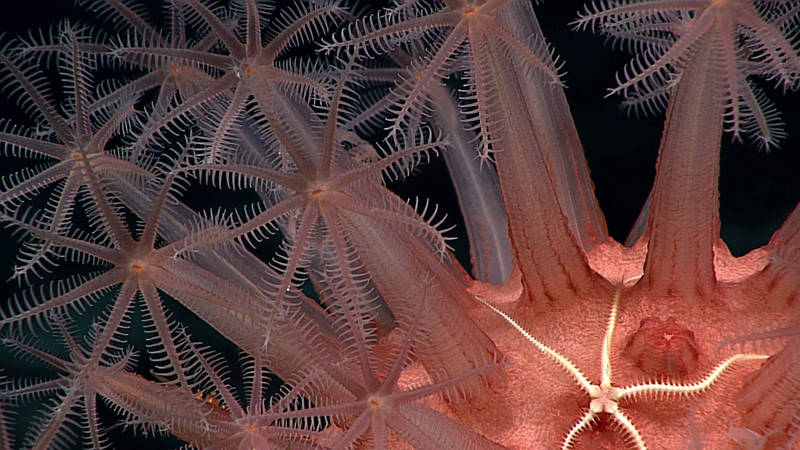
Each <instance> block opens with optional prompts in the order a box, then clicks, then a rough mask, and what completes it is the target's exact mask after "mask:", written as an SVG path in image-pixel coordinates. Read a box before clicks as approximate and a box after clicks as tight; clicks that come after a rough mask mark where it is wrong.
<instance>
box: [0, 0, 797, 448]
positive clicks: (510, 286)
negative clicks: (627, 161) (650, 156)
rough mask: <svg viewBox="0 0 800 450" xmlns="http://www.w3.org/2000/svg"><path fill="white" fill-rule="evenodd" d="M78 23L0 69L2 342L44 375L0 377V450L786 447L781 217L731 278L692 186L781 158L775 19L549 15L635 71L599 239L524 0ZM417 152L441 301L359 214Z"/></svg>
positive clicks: (789, 350) (605, 11) (394, 203)
mask: <svg viewBox="0 0 800 450" xmlns="http://www.w3.org/2000/svg"><path fill="white" fill-rule="evenodd" d="M79 3H80V4H81V5H85V6H86V7H87V8H88V9H89V10H90V11H92V12H94V13H96V14H97V15H98V16H100V17H103V18H104V19H105V20H106V21H107V22H109V23H111V25H110V29H111V31H112V33H113V34H114V35H113V36H111V37H106V36H105V35H104V34H103V33H102V30H101V29H100V28H99V27H100V26H98V28H87V27H84V26H81V25H80V24H75V23H70V22H64V23H61V24H60V25H59V26H58V27H57V28H56V29H54V31H53V32H52V33H51V35H50V36H47V37H32V38H25V39H17V40H14V39H10V40H9V39H6V41H5V42H4V47H3V50H2V53H0V62H2V64H3V66H4V68H3V70H4V78H3V87H4V89H7V90H8V91H10V92H11V96H12V97H15V98H16V99H17V100H18V101H19V103H20V105H22V108H23V109H24V112H25V113H26V114H27V115H29V116H30V117H31V119H32V123H31V122H29V123H27V125H26V123H25V119H21V120H20V121H21V122H22V123H16V122H15V121H6V122H3V126H2V131H0V143H1V144H2V146H3V150H4V152H5V156H4V161H8V162H13V164H14V165H23V168H22V169H21V170H20V171H19V172H16V173H13V174H11V175H9V176H8V177H7V178H6V179H5V180H4V184H3V190H2V193H1V194H0V220H2V221H3V222H4V223H5V224H7V225H8V227H9V228H11V229H12V230H14V231H15V232H17V233H19V234H20V235H21V236H22V237H21V241H22V244H21V251H20V256H19V261H18V263H17V264H16V266H15V267H14V273H13V276H14V278H16V279H18V280H19V284H20V285H21V287H20V290H19V292H17V293H16V294H14V295H13V296H12V297H11V298H10V300H9V301H8V302H7V304H4V307H3V309H2V312H1V313H0V327H2V328H3V330H4V333H5V334H4V338H3V348H4V351H8V352H11V354H12V355H13V358H14V360H15V361H17V360H21V359H32V360H35V361H39V362H43V363H44V364H45V365H47V366H48V367H49V368H51V369H52V371H51V372H49V373H47V374H46V375H44V376H43V377H42V378H41V379H34V378H30V377H25V376H23V375H21V374H19V373H16V372H15V370H14V369H13V368H9V369H6V370H7V371H8V373H3V374H2V375H3V377H4V378H3V379H2V383H0V445H4V446H6V447H12V446H13V447H16V446H22V447H31V448H70V447H79V446H86V447H94V448H100V447H106V446H113V447H122V446H124V443H125V442H127V441H128V440H132V439H140V440H146V439H147V438H148V437H147V435H149V434H152V432H158V433H163V434H170V435H172V436H174V437H175V438H177V439H178V440H182V441H185V442H187V443H189V444H190V445H193V446H196V447H199V448H210V449H227V448H337V449H339V448H404V447H413V448H425V449H435V448H478V449H482V448H516V449H529V448H537V449H538V448H564V449H566V448H592V449H594V448H637V449H643V448H647V447H650V448H663V449H684V448H746V449H750V448H794V447H793V446H797V445H800V444H798V443H799V442H800V438H798V436H800V364H798V362H797V361H798V355H800V353H799V352H800V346H798V345H797V343H798V334H800V333H798V330H799V329H800V206H795V207H794V210H793V212H791V213H790V214H789V216H788V217H787V218H785V220H784V221H783V224H782V225H781V226H780V227H779V228H778V229H777V231H775V232H774V234H773V235H772V238H771V239H770V241H769V242H768V243H767V244H766V245H764V246H761V247H759V248H756V249H753V250H752V251H750V252H749V253H747V254H745V255H742V256H738V257H735V256H733V255H732V254H731V252H730V251H729V249H728V247H727V245H726V243H725V242H723V240H722V239H721V237H720V227H721V225H720V213H719V190H718V182H719V181H718V179H719V176H720V175H719V174H720V159H721V156H720V151H721V150H720V149H721V147H722V142H723V141H724V140H725V139H727V137H726V133H730V135H731V136H732V137H733V139H736V140H742V139H749V138H752V139H753V140H754V141H755V142H756V143H757V144H758V146H760V147H762V148H767V149H771V148H773V147H775V146H777V145H779V144H780V143H781V140H782V139H785V138H786V132H784V130H783V123H782V120H781V118H780V116H779V114H778V112H777V110H776V108H775V107H773V106H772V105H771V104H770V103H769V102H768V100H767V95H766V94H763V93H761V91H760V89H761V86H762V84H759V83H764V81H763V80H766V83H772V84H774V85H775V86H776V87H778V88H780V89H782V90H784V91H790V90H794V89H796V88H797V87H798V86H800V57H798V51H797V45H796V40H797V38H796V34H797V31H798V30H797V28H798V23H800V19H799V18H798V16H799V15H800V2H798V1H797V0H783V1H776V0H772V1H767V0H697V1H673V0H641V1H635V0H603V1H597V2H594V3H592V4H589V5H588V6H585V7H584V9H583V10H582V11H583V12H581V13H580V14H579V15H578V17H577V19H575V21H574V22H573V26H574V27H576V28H583V29H591V30H593V31H595V32H598V33H600V34H601V35H604V36H605V37H607V38H609V39H611V40H613V41H615V42H617V43H619V44H620V45H622V46H625V47H627V48H628V50H631V51H632V52H633V53H634V60H633V62H632V63H630V65H629V66H627V68H626V69H624V70H623V75H622V76H621V77H619V85H618V86H617V87H616V88H614V89H613V90H612V92H614V93H620V94H623V95H624V97H625V100H624V102H625V103H626V104H627V105H628V106H629V107H630V108H633V109H634V110H636V111H646V112H651V113H652V112H654V111H657V110H659V109H662V108H663V109H665V122H664V128H663V133H662V138H661V144H660V147H659V152H658V160H657V163H656V174H655V180H654V182H653V186H652V190H651V193H650V196H649V198H648V199H647V201H646V202H645V204H644V206H643V207H642V210H641V213H640V215H639V219H637V220H636V222H635V223H634V225H633V227H632V229H631V230H630V233H629V235H628V238H627V239H626V240H625V243H624V245H623V244H622V243H620V242H618V241H617V240H615V239H614V238H612V237H611V236H610V235H609V232H608V229H607V226H606V221H605V217H604V215H603V212H602V211H601V209H600V206H599V204H598V201H597V199H596V196H595V194H594V186H593V183H592V180H591V178H590V175H589V170H588V166H587V164H586V160H585V157H584V154H583V147H582V144H581V142H580V140H579V138H578V132H577V130H576V127H575V124H574V123H573V118H572V115H571V113H570V109H569V107H568V103H567V97H566V96H565V94H564V89H563V87H562V85H561V83H562V80H563V77H564V74H563V73H561V72H562V65H561V64H560V63H559V62H558V59H557V58H556V56H555V55H556V54H557V52H558V49H557V48H556V49H551V48H550V47H549V46H548V44H547V42H546V41H545V36H544V35H543V32H542V29H541V28H540V26H539V23H538V21H537V18H536V14H535V11H537V8H539V6H534V5H532V4H531V3H530V2H528V1H525V0H443V1H441V2H440V1H433V0H408V1H399V0H398V1H396V2H393V3H392V5H391V6H390V7H387V8H382V7H381V8H376V7H375V6H374V5H369V4H365V5H348V4H345V3H344V2H336V1H325V0H323V1H314V2H311V1H305V2H301V1H297V2H269V1H260V0H258V1H257V0H234V1H232V2H230V4H228V3H225V4H223V5H217V4H215V3H213V2H209V1H204V0H174V1H166V2H164V5H159V6H163V8H162V9H163V12H164V14H163V16H164V18H163V19H161V20H159V21H157V22H153V21H151V20H150V19H149V17H150V13H152V11H148V8H147V5H146V4H145V5H142V4H139V3H137V2H136V1H134V0H131V1H123V0H80V2H79ZM382 6H383V5H382ZM156 9H157V8H156ZM154 23H155V24H157V25H154ZM120 30H122V31H120ZM106 31H108V30H106ZM311 46H313V47H314V49H313V51H311V52H310V53H309V50H308V48H309V47H311ZM317 50H319V51H317ZM53 67H55V68H57V69H58V72H57V73H55V72H48V70H50V69H52V68H53ZM757 80H762V81H757ZM789 122H790V123H791V120H790V121H789ZM792 131H793V130H789V134H791V132H792ZM442 153H443V154H444V157H443V159H444V161H445V163H446V166H447V171H448V172H447V173H448V175H449V177H450V179H451V182H452V184H453V187H454V189H455V192H456V194H457V196H458V203H459V207H458V209H459V211H460V213H461V214H462V218H463V221H464V224H465V228H466V234H467V236H468V246H469V249H470V256H471V261H470V262H471V265H472V273H468V271H467V270H465V269H464V268H463V267H462V265H461V262H459V260H457V259H456V257H455V256H454V254H453V249H452V248H451V247H450V245H451V239H450V238H449V237H447V236H446V235H445V233H446V231H447V230H443V229H442V224H443V223H445V222H444V219H443V218H441V217H439V214H438V212H437V209H436V208H432V207H430V205H429V203H428V202H425V201H421V202H420V201H412V202H408V203H407V202H405V201H403V200H402V199H401V198H400V197H399V196H398V195H397V194H395V193H394V192H393V191H392V190H391V189H389V188H388V187H387V184H388V183H390V182H396V181H398V180H399V181H404V180H406V179H407V178H411V179H413V174H414V172H415V171H416V170H417V167H418V166H424V165H425V164H426V163H428V162H430V161H432V160H433V159H434V158H435V157H437V156H438V155H439V154H442ZM41 160H44V161H45V163H44V164H41V163H40V161H41ZM397 184H398V183H395V185H397ZM198 192H199V193H200V194H199V195H198ZM209 192H212V193H214V194H215V195H208V193H209ZM203 193H205V194H203ZM198 197H206V198H203V199H202V201H199V200H198ZM75 265H77V266H78V270H79V274H78V275H76V276H73V277H71V278H66V277H65V273H68V271H69V270H71V269H72V268H74V266H75ZM87 269H88V270H87ZM197 319H199V320H197ZM79 325H80V326H79ZM138 328H141V329H142V330H143V333H141V334H140V333H137V331H138V330H137V329H138ZM48 331H49V332H50V334H54V335H55V336H56V338H57V341H58V344H59V345H60V346H61V347H62V348H66V349H67V356H59V352H58V351H57V350H52V349H49V348H45V347H46V344H47V343H46V342H37V338H36V337H35V336H42V335H46V334H47V333H48ZM142 334H143V336H142ZM59 345H56V347H58V346H59ZM231 345H233V346H234V347H235V348H237V349H238V350H239V351H240V353H241V362H240V363H239V364H237V363H236V362H234V361H231V359H232V358H231V357H230V355H226V354H225V353H224V351H223V350H224V349H225V348H226V347H227V348H229V347H231ZM61 353H63V352H61ZM273 377H278V378H280V379H281V380H283V382H284V383H285V384H283V385H278V387H273V388H272V389H271V390H270V382H273V381H275V380H274V379H273ZM42 398H46V399H47V400H46V405H45V407H44V408H42V410H41V411H40V412H39V413H38V414H39V415H38V416H36V417H34V418H33V419H32V420H30V421H28V420H25V418H24V414H23V412H24V410H25V408H26V405H28V404H30V403H35V402H40V401H41V399H42ZM106 410H109V411H106ZM9 412H10V413H9ZM120 421H122V422H123V423H127V424H130V425H132V426H131V427H130V428H129V429H132V430H134V431H133V432H131V431H127V432H125V433H122V434H120V433H118V427H114V426H111V425H112V423H113V422H120ZM141 431H145V433H141ZM142 435H144V436H142ZM136 445H141V444H136Z"/></svg>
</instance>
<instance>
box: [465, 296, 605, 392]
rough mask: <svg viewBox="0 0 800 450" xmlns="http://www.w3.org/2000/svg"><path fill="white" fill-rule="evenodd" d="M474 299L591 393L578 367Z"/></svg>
mask: <svg viewBox="0 0 800 450" xmlns="http://www.w3.org/2000/svg"><path fill="white" fill-rule="evenodd" d="M475 299H476V300H478V301H479V302H481V303H483V304H484V305H486V307H487V308H489V309H491V310H492V311H494V312H495V313H496V314H497V315H499V316H500V317H502V318H503V319H504V320H505V321H506V322H508V323H509V324H510V325H511V326H512V327H514V329H516V330H517V331H518V332H519V334H521V335H522V336H523V337H524V338H525V339H527V340H528V341H529V342H530V343H531V344H533V345H534V346H535V347H536V348H537V349H539V351H540V352H542V353H544V354H545V355H547V356H549V357H550V358H551V359H552V360H553V361H555V362H556V363H557V364H558V365H559V366H561V368H562V369H564V371H565V372H567V373H568V374H570V375H571V376H572V378H574V379H575V381H576V382H577V383H578V386H580V387H581V389H583V390H584V391H585V392H586V393H587V394H588V393H589V392H590V391H591V389H592V383H591V382H589V379H588V378H586V376H585V375H584V374H583V372H581V371H580V369H578V367H577V366H575V364H573V363H572V361H570V360H569V359H567V358H565V357H563V356H561V354H559V353H558V352H556V351H555V350H553V349H551V348H550V347H548V346H546V345H544V344H543V343H542V342H541V341H539V340H538V339H536V338H535V337H533V336H532V335H531V334H530V333H528V332H527V331H525V329H524V328H522V327H521V326H520V325H519V324H518V323H517V322H515V321H514V319H512V318H511V317H509V316H508V314H506V313H504V312H503V311H500V310H499V309H497V308H496V307H495V306H493V305H491V304H490V303H489V302H487V301H486V300H484V299H482V298H480V297H475Z"/></svg>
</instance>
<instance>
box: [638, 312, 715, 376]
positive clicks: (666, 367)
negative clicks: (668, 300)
mask: <svg viewBox="0 0 800 450" xmlns="http://www.w3.org/2000/svg"><path fill="white" fill-rule="evenodd" d="M623 354H624V355H625V356H626V357H628V358H630V359H631V360H632V361H633V362H634V364H636V367H638V368H640V369H641V370H642V371H643V372H644V373H646V374H648V375H654V376H666V377H685V376H687V375H690V374H693V373H694V371H695V369H697V360H698V359H699V358H700V352H699V350H698V346H697V342H696V341H695V338H694V332H693V331H692V330H689V329H688V328H686V327H685V326H683V325H682V324H680V323H678V321H677V320H675V318H674V317H668V318H667V320H661V319H659V318H658V317H646V318H644V319H642V321H641V322H640V323H639V329H638V330H636V331H635V332H634V333H632V334H631V336H630V337H629V338H628V343H627V344H626V345H625V352H624V353H623Z"/></svg>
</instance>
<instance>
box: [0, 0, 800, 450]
mask: <svg viewBox="0 0 800 450" xmlns="http://www.w3.org/2000/svg"><path fill="white" fill-rule="evenodd" d="M3 3H4V4H3V6H2V7H0V32H2V33H4V34H5V36H3V38H2V39H0V42H2V43H5V42H7V41H8V39H9V38H10V37H11V36H16V35H19V34H25V33H27V32H28V31H29V30H32V29H34V28H35V27H48V26H50V25H52V24H55V23H57V22H59V21H60V20H63V19H65V18H69V19H70V20H71V21H72V22H80V21H89V23H102V22H98V21H97V20H96V18H92V17H91V15H87V14H86V12H85V11H81V10H79V9H77V8H75V7H74V6H73V3H72V1H71V0H26V1H14V2H8V1H7V2H3ZM276 3H277V4H281V2H280V1H279V2H276ZM583 3H584V2H583V1H570V0H566V1H565V0H562V1H558V0H551V1H546V2H544V3H543V4H541V5H537V6H536V7H535V10H536V12H537V15H538V17H539V20H540V23H541V25H542V28H543V29H544V33H545V36H546V38H547V39H548V40H549V41H550V42H551V43H552V45H553V46H554V47H555V50H556V54H557V55H558V56H559V58H560V59H561V60H563V61H564V66H563V71H565V72H566V76H565V77H564V81H565V84H566V86H567V89H566V94H567V98H568V100H569V103H570V106H571V109H572V113H573V117H574V120H575V123H576V126H577V129H578V133H579V135H580V137H581V140H582V142H583V145H584V149H585V154H586V158H587V160H588V162H589V166H590V169H591V174H592V179H593V180H594V183H595V187H596V193H597V197H598V199H599V201H600V206H601V207H602V209H603V211H604V212H605V215H606V220H607V222H608V226H609V230H610V232H611V234H612V236H613V237H614V238H616V239H617V240H619V241H624V239H625V237H626V236H627V233H628V230H629V228H630V227H631V225H632V224H633V222H634V220H635V219H636V217H637V215H638V213H639V209H640V207H641V205H642V203H643V202H644V200H645V198H646V197H647V194H648V192H649V191H650V188H651V186H652V182H653V177H654V166H655V159H656V153H657V150H658V144H659V140H660V134H661V127H662V124H663V114H661V115H659V116H656V117H651V118H647V119H637V118H633V117H628V115H627V114H626V112H625V111H623V110H621V109H620V107H619V103H620V98H619V97H610V98H605V97H604V96H605V94H606V92H607V89H608V88H610V87H613V86H614V85H615V81H614V74H615V72H616V71H617V70H620V69H621V68H622V67H623V66H624V65H625V64H626V63H627V62H628V61H629V56H628V55H627V54H625V53H623V52H621V51H615V50H613V49H611V48H610V47H609V46H608V45H604V42H603V39H602V38H600V37H597V36H595V35H592V34H591V33H589V32H573V31H571V30H570V28H569V26H568V23H569V22H570V21H571V20H573V19H574V18H575V16H576V13H577V11H578V10H579V9H580V8H582V5H583ZM148 5H151V9H153V10H154V11H155V12H157V11H158V5H160V2H158V1H153V0H149V1H148ZM152 5H155V7H154V8H153V7H152ZM106 27H107V24H106ZM107 29H108V31H109V32H113V29H109V28H107ZM768 93H769V96H770V97H771V98H772V99H773V100H775V101H776V102H777V103H778V104H779V110H780V111H781V112H782V114H783V119H784V121H785V122H786V124H787V125H786V130H787V131H788V133H789V138H788V139H787V140H785V141H784V142H783V143H782V145H781V147H780V148H779V149H777V150H772V151H770V152H765V151H761V150H758V149H757V148H756V147H755V146H754V145H752V143H750V142H747V141H745V143H744V144H743V145H742V144H733V143H731V136H730V135H725V136H724V137H723V143H724V145H723V151H722V156H721V160H722V162H721V164H722V167H721V177H720V193H721V194H720V214H721V219H722V236H723V239H724V240H725V241H726V242H727V243H728V245H729V246H730V248H731V250H732V251H733V252H734V254H736V255H740V254H743V253H745V252H747V251H749V250H751V249H753V248H756V247H759V246H761V245H764V244H765V243H766V242H767V241H768V240H769V237H770V236H771V234H772V233H773V232H774V230H775V229H777V227H779V226H780V224H781V223H782V221H783V220H784V219H785V218H786V216H787V215H788V214H789V213H790V212H791V210H792V209H793V208H794V206H795V205H796V204H797V203H798V201H799V200H800V173H798V172H799V171H800V95H798V94H791V95H786V96H782V95H781V93H780V92H777V91H775V90H771V91H768ZM19 114H20V111H19V109H18V108H17V107H15V105H14V103H13V102H10V101H8V100H7V98H6V96H5V95H3V96H1V97H0V118H14V117H18V116H19ZM10 170H11V169H10V164H9V163H8V161H7V160H3V159H0V173H2V174H7V173H9V171H10ZM392 187H393V188H395V189H396V190H397V191H398V193H399V194H401V195H403V196H404V197H413V196H417V195H419V196H422V197H429V198H432V199H433V200H434V201H435V202H437V203H438V204H440V206H441V207H442V208H443V209H444V210H445V211H447V212H448V215H449V217H450V219H449V223H450V224H453V223H454V224H456V225H457V227H456V229H455V230H454V231H453V232H451V234H453V233H455V234H458V235H461V236H463V234H464V231H463V226H462V225H461V224H460V221H459V219H458V213H457V203H456V201H455V197H454V194H453V191H452V188H451V187H450V186H449V183H448V182H447V176H446V175H444V169H443V166H442V164H441V162H440V161H437V162H434V163H432V164H430V165H429V166H427V167H425V168H423V170H422V173H421V174H417V175H415V176H414V177H412V178H411V179H409V180H407V181H405V182H404V183H402V184H394V185H393V186H392ZM465 246H466V243H465V240H464V239H460V240H459V241H458V242H457V243H456V248H457V250H458V251H459V254H460V255H462V257H463V255H464V254H465ZM16 253H17V244H16V241H15V240H13V239H11V238H10V233H9V230H7V229H5V228H3V229H0V294H2V300H0V301H5V299H6V298H8V296H9V294H10V293H11V292H15V291H17V290H18V288H17V286H16V282H14V283H9V282H7V280H8V278H9V277H10V275H11V267H12V265H13V261H14V259H15V257H16ZM0 358H7V355H6V354H5V353H0ZM7 364H10V361H9V360H2V359H0V367H4V366H7ZM172 444H174V442H171V443H168V444H167V446H172Z"/></svg>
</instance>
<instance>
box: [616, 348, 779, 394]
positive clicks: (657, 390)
mask: <svg viewBox="0 0 800 450" xmlns="http://www.w3.org/2000/svg"><path fill="white" fill-rule="evenodd" d="M767 358H769V355H759V354H755V353H739V354H736V355H733V356H731V357H729V358H728V359H726V360H725V361H722V362H721V363H719V364H718V365H717V367H715V368H714V369H712V370H711V372H709V373H708V375H706V376H705V377H703V379H701V380H700V381H698V382H696V383H692V384H678V383H669V382H667V383H643V384H638V385H635V386H629V387H626V388H621V389H620V390H619V393H620V397H619V398H620V400H621V399H625V398H629V397H634V398H635V397H640V396H643V395H647V394H668V395H676V396H687V397H688V396H690V395H693V394H698V393H700V392H703V391H705V390H706V389H708V388H709V387H711V385H712V384H714V383H715V382H717V381H718V380H719V379H720V377H721V376H722V374H723V373H725V371H727V370H728V369H729V368H730V367H731V366H732V365H733V364H735V363H737V362H739V361H760V360H764V359H767Z"/></svg>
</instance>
